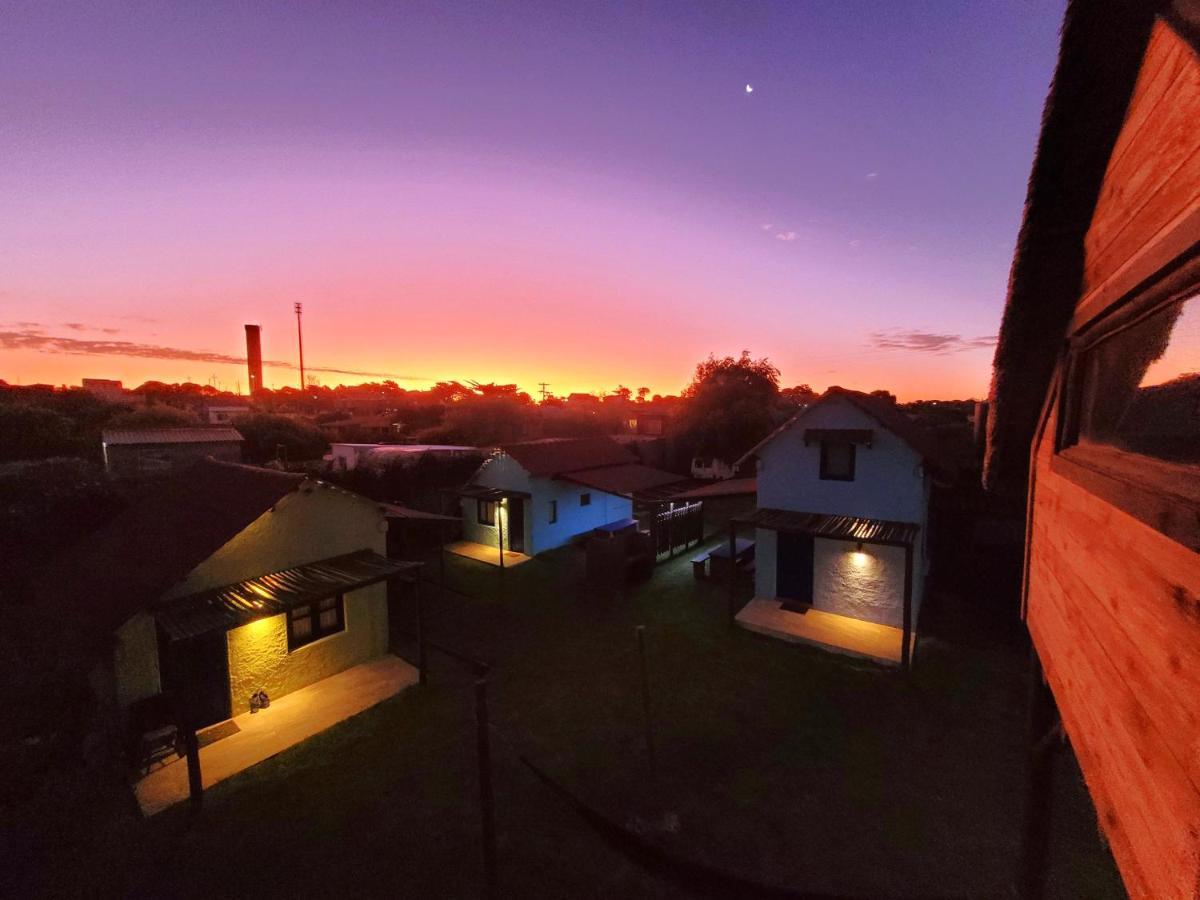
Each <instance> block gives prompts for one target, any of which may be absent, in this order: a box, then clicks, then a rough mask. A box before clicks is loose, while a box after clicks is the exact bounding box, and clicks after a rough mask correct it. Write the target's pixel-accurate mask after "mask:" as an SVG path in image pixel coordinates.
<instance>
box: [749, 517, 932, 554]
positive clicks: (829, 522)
mask: <svg viewBox="0 0 1200 900" xmlns="http://www.w3.org/2000/svg"><path fill="white" fill-rule="evenodd" d="M734 521H735V522H737V523H738V524H739V525H754V526H756V527H758V528H766V529H768V530H770V531H789V532H794V533H797V534H811V535H813V536H814V537H823V538H831V539H833V540H842V541H860V542H862V543H864V544H894V545H897V546H909V545H911V544H912V543H913V542H914V541H915V540H916V537H917V532H918V531H920V530H921V526H920V525H917V524H916V523H915V522H888V521H885V520H883V519H868V518H865V517H863V516H834V515H829V514H827V513H810V512H796V511H794V510H790V509H769V508H765V509H764V508H759V509H756V510H755V511H754V512H753V513H751V514H750V515H748V516H743V517H740V518H737V519H734Z"/></svg>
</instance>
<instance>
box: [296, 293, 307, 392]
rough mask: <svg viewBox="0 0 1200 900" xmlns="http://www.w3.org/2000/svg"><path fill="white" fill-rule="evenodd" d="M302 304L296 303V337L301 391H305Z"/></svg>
mask: <svg viewBox="0 0 1200 900" xmlns="http://www.w3.org/2000/svg"><path fill="white" fill-rule="evenodd" d="M301 311H302V304H300V303H297V304H296V339H297V340H298V341H299V342H300V393H304V391H305V389H306V388H307V385H306V384H305V383H304V329H303V328H301V327H300V313H301Z"/></svg>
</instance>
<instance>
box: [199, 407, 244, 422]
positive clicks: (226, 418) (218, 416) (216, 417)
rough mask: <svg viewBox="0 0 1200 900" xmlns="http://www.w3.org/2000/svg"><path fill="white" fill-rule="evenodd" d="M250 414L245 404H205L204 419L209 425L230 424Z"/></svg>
mask: <svg viewBox="0 0 1200 900" xmlns="http://www.w3.org/2000/svg"><path fill="white" fill-rule="evenodd" d="M249 414H250V407H249V406H247V405H245V404H236V403H232V404H219V405H217V404H205V406H204V419H205V421H207V422H208V424H209V425H228V424H229V423H230V422H233V421H235V420H236V419H240V418H242V417H243V416H247V415H249Z"/></svg>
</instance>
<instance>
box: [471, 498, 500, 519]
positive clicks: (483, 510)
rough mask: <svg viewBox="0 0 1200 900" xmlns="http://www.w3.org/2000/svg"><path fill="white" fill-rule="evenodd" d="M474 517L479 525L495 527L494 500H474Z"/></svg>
mask: <svg viewBox="0 0 1200 900" xmlns="http://www.w3.org/2000/svg"><path fill="white" fill-rule="evenodd" d="M475 516H476V518H477V519H478V521H479V524H480V525H495V524H496V501H495V500H476V501H475Z"/></svg>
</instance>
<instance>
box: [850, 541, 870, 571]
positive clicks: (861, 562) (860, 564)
mask: <svg viewBox="0 0 1200 900" xmlns="http://www.w3.org/2000/svg"><path fill="white" fill-rule="evenodd" d="M869 560H870V557H869V556H867V554H866V553H864V552H863V545H862V544H859V545H858V547H856V548H855V549H854V551H853V552H852V553H851V554H850V561H851V562H852V563H854V567H855V568H856V569H861V568H864V567H865V566H866V565H867V562H868V561H869Z"/></svg>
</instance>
